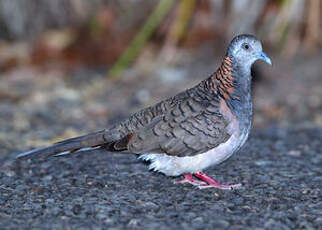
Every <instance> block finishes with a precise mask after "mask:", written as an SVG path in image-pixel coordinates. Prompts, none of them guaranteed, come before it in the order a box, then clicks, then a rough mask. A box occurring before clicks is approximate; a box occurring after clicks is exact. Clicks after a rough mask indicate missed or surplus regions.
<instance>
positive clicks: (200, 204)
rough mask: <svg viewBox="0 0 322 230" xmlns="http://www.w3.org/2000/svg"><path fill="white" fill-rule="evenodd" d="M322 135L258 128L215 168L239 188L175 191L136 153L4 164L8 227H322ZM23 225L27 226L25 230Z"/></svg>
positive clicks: (1, 212)
mask: <svg viewBox="0 0 322 230" xmlns="http://www.w3.org/2000/svg"><path fill="white" fill-rule="evenodd" d="M321 136H322V129H316V128H298V129H293V130H286V129H282V128H274V129H268V130H263V131H255V132H254V133H253V135H252V136H251V137H250V139H249V141H248V143H247V144H246V146H245V147H244V148H243V149H242V151H240V152H239V153H238V154H236V155H235V156H233V157H232V158H231V159H230V160H228V161H227V162H225V163H223V164H221V165H219V166H217V167H213V168H211V169H209V170H207V173H209V174H210V175H213V176H215V177H216V178H217V179H218V180H219V181H222V182H229V183H236V182H242V183H243V187H242V188H241V189H238V190H234V191H222V190H217V189H205V190H199V189H197V188H195V187H193V186H191V185H175V184H173V181H174V180H175V179H177V178H169V177H165V176H163V175H160V174H158V173H154V172H150V171H149V170H148V169H147V167H146V165H145V164H144V163H142V162H141V161H139V160H137V158H136V156H134V155H132V154H127V153H126V154H115V153H109V152H106V151H103V150H95V151H87V152H82V153H78V154H74V155H72V156H69V157H54V158H51V159H49V160H42V159H37V160H29V161H22V162H17V161H12V160H8V159H7V160H6V161H5V162H4V163H3V164H2V166H1V168H0V183H1V187H0V191H1V197H0V204H1V205H0V218H1V223H2V227H1V228H2V229H17V228H19V229H52V228H53V226H55V228H60V229H62V228H66V229H87V228H91V229H106V228H109V229H124V228H126V227H128V228H138V229H157V228H158V229H169V228H171V229H217V228H218V229H245V228H251V229H256V228H257V229H263V228H265V229H319V228H320V229H321V227H322V201H321V180H322V174H321V164H322V155H321V152H320V151H321V149H322V145H321V139H320V138H321ZM18 226H19V227H18Z"/></svg>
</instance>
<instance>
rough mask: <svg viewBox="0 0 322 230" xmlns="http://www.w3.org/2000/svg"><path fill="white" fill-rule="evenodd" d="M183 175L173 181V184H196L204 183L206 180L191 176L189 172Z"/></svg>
mask: <svg viewBox="0 0 322 230" xmlns="http://www.w3.org/2000/svg"><path fill="white" fill-rule="evenodd" d="M183 176H184V179H182V180H179V181H175V182H174V183H175V184H183V183H189V184H192V185H197V186H201V185H206V182H203V181H201V180H198V179H195V178H193V176H192V175H191V174H184V175H183Z"/></svg>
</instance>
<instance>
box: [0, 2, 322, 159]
mask: <svg viewBox="0 0 322 230" xmlns="http://www.w3.org/2000/svg"><path fill="white" fill-rule="evenodd" d="M321 10H322V2H321V1H319V0H307V1H301V0H262V1H255V0H238V1H237V0H236V1H233V0H230V1H229V0H226V1H223V0H180V1H179V0H178V1H173V0H160V1H158V0H122V1H119V0H91V1H87V0H55V1H47V0H28V1H22V0H0V119H1V123H0V146H1V149H2V152H4V153H9V152H12V151H15V152H17V151H19V150H24V149H29V148H31V147H39V146H43V145H47V144H49V143H52V142H55V141H58V140H61V139H63V138H68V137H72V136H76V135H80V134H84V133H87V132H90V131H94V130H98V129H102V128H105V127H107V126H108V125H110V124H112V123H114V122H116V121H119V120H120V119H123V118H126V117H127V116H128V115H129V114H130V113H133V112H135V111H136V110H138V109H140V108H143V107H146V106H149V105H152V104H154V103H156V102H158V101H160V100H163V99H165V98H167V97H169V96H173V95H175V94H177V93H178V92H180V91H181V90H184V89H186V88H188V87H192V86H194V85H195V84H196V83H198V82H199V81H200V80H202V79H205V78H207V77H208V76H209V75H210V74H211V73H212V72H214V71H216V69H217V67H218V66H219V65H220V61H221V59H222V57H223V56H224V54H225V49H226V47H227V45H228V44H229V42H230V41H231V39H232V38H233V37H234V36H235V35H237V34H240V33H252V34H255V35H256V36H257V37H258V38H259V39H260V40H261V41H262V42H263V47H264V51H265V52H266V53H267V54H268V55H269V56H270V57H271V59H272V61H273V66H272V67H270V66H268V65H266V64H264V63H260V62H257V63H256V64H255V65H254V67H253V69H252V71H253V81H254V84H253V98H254V103H255V105H254V106H255V108H254V113H255V116H254V129H255V130H256V129H274V127H277V126H283V127H294V126H314V127H316V126H319V127H321V126H322V84H321V83H322V76H321V73H322V52H321V48H322V39H321V21H322V20H321V19H322V16H321Z"/></svg>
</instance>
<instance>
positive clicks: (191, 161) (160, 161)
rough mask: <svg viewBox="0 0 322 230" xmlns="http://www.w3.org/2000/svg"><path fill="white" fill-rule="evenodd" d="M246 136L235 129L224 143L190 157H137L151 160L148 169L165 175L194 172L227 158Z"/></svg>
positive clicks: (152, 155) (162, 155)
mask: <svg viewBox="0 0 322 230" xmlns="http://www.w3.org/2000/svg"><path fill="white" fill-rule="evenodd" d="M247 136H248V134H245V135H242V136H240V135H239V134H238V131H236V133H234V134H233V135H232V136H231V137H230V138H229V139H228V140H227V141H226V142H225V143H222V144H220V145H218V146H217V147H216V148H213V149H211V150H209V151H208V152H205V153H201V154H198V155H195V156H191V157H190V156H189V157H176V156H169V155H166V154H142V155H141V156H140V157H139V158H140V159H143V160H148V161H151V164H150V166H149V168H150V169H152V170H154V171H158V172H161V173H164V174H165V175H167V176H179V175H181V174H185V173H196V172H200V171H202V170H204V169H206V168H207V167H209V166H212V165H217V164H219V163H221V162H223V161H224V160H226V159H227V158H229V157H230V156H231V155H232V154H233V153H234V152H236V150H238V148H239V147H240V146H241V145H243V144H244V142H245V141H246V139H247Z"/></svg>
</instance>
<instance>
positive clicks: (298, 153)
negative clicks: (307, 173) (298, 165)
mask: <svg viewBox="0 0 322 230" xmlns="http://www.w3.org/2000/svg"><path fill="white" fill-rule="evenodd" d="M287 154H288V155H290V156H293V157H299V156H301V154H302V153H301V151H299V150H291V151H288V152H287Z"/></svg>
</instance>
